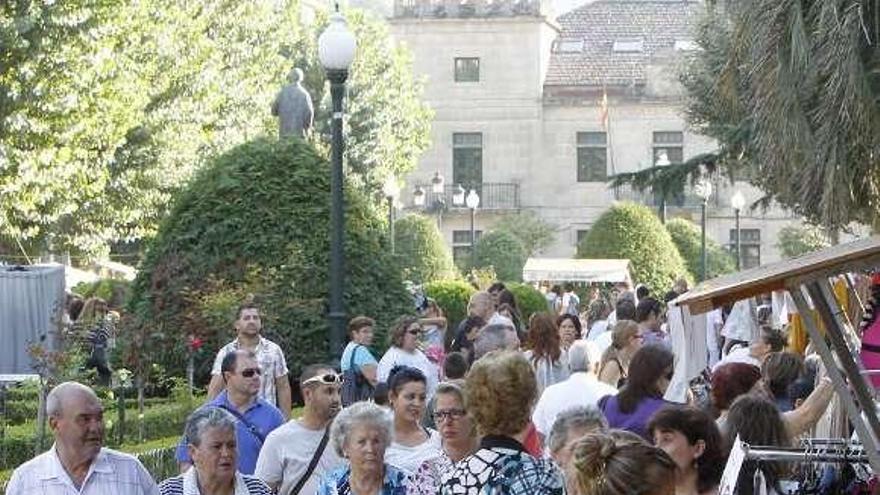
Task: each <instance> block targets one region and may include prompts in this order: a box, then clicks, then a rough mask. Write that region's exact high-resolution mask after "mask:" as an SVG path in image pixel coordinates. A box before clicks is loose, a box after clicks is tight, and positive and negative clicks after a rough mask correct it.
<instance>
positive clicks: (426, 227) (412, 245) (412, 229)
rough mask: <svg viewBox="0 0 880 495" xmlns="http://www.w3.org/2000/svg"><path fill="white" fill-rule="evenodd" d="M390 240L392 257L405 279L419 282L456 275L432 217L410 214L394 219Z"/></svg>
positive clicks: (450, 255)
mask: <svg viewBox="0 0 880 495" xmlns="http://www.w3.org/2000/svg"><path fill="white" fill-rule="evenodd" d="M394 242H395V257H396V258H397V261H398V263H399V264H400V267H401V270H402V271H403V276H404V278H406V279H407V280H411V281H413V282H415V283H419V284H421V283H425V282H431V281H434V280H444V279H452V278H456V277H457V276H458V270H457V269H456V268H455V263H454V262H453V261H452V254H451V253H450V252H449V249H447V247H446V244H445V243H444V242H443V237H442V236H441V234H440V230H439V229H438V228H437V223H436V222H435V221H434V220H433V219H430V218H428V217H426V216H424V215H416V214H413V215H407V216H405V217H403V218H401V219H399V220H397V221H396V222H394Z"/></svg>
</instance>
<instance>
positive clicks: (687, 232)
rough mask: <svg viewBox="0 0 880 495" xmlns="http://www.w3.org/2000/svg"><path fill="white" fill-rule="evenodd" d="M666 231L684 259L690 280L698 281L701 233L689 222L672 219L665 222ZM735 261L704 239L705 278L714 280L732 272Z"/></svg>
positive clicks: (701, 251) (712, 242) (717, 246)
mask: <svg viewBox="0 0 880 495" xmlns="http://www.w3.org/2000/svg"><path fill="white" fill-rule="evenodd" d="M666 230H667V231H668V232H669V235H670V236H671V237H672V242H673V243H674V244H675V247H676V249H678V252H679V254H681V257H682V258H683V259H684V262H685V264H686V265H687V269H688V272H690V277H691V280H699V279H700V273H701V267H702V256H703V246H702V239H701V236H702V233H701V232H700V228H699V227H698V226H697V225H696V224H695V223H694V222H691V221H690V220H686V219H684V218H672V219H670V220H668V221H667V222H666ZM735 268H736V260H735V259H734V258H733V256H731V254H730V253H729V252H728V251H727V250H725V249H724V248H722V247H721V246H719V245H718V243H717V242H715V241H714V240H712V239H711V238H709V237H708V236H707V238H706V278H707V279H710V278H714V277H717V276H719V275H724V274H726V273H730V272H732V271H734V269H735Z"/></svg>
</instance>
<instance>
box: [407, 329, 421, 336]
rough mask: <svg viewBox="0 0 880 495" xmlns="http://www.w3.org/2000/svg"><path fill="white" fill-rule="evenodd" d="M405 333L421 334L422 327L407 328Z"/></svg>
mask: <svg viewBox="0 0 880 495" xmlns="http://www.w3.org/2000/svg"><path fill="white" fill-rule="evenodd" d="M406 333H408V334H410V335H421V334H422V329H421V328H413V329H410V330H407V331H406Z"/></svg>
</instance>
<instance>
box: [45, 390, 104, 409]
mask: <svg viewBox="0 0 880 495" xmlns="http://www.w3.org/2000/svg"><path fill="white" fill-rule="evenodd" d="M74 393H81V394H85V395H88V396H90V397H91V398H92V399H94V400H95V402H100V400H98V396H97V395H95V391H94V390H92V389H91V388H89V387H87V386H85V385H83V384H82V383H79V382H64V383H59V384H58V385H56V386H55V388H53V389H52V390H50V391H49V394H48V395H46V414H47V415H48V416H54V417H58V416H60V415H61V409H62V406H63V404H62V403H63V402H64V399H66V398H67V397H68V396H70V395H71V394H74Z"/></svg>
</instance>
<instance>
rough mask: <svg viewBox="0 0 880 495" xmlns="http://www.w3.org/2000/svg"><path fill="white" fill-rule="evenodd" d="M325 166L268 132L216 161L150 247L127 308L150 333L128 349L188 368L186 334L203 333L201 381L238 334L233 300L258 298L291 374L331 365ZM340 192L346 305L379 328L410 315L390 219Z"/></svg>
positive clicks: (304, 148) (268, 332)
mask: <svg viewBox="0 0 880 495" xmlns="http://www.w3.org/2000/svg"><path fill="white" fill-rule="evenodd" d="M329 170H330V166H329V164H328V163H327V162H326V160H324V159H322V158H321V157H320V156H319V155H318V154H317V153H316V151H315V150H314V149H313V148H312V147H311V146H310V145H308V144H306V143H305V142H303V141H302V140H299V139H294V138H291V139H284V140H281V141H278V140H275V139H268V138H262V139H258V140H255V141H252V142H249V143H245V144H243V145H241V146H238V147H236V148H233V149H232V150H230V151H229V152H227V153H225V154H223V155H221V156H219V157H217V159H215V160H214V161H213V162H212V163H211V164H210V165H209V166H208V167H207V168H206V169H205V170H204V171H203V172H202V173H200V174H199V175H198V176H197V177H196V178H195V179H194V180H193V181H192V183H191V184H190V185H189V186H188V188H187V189H186V191H184V193H183V194H182V195H181V196H180V197H179V198H178V200H177V201H176V203H175V205H174V206H173V208H172V211H171V213H170V214H169V216H168V217H167V218H166V220H165V221H164V222H163V224H162V225H161V226H160V229H159V232H158V234H157V236H156V238H155V239H154V240H153V241H152V242H151V243H150V244H149V246H148V250H147V253H146V257H145V260H144V263H143V265H142V267H141V270H140V272H139V274H138V278H137V279H136V280H135V283H134V287H133V289H132V302H131V304H130V308H131V310H132V311H131V312H132V314H133V316H134V317H135V327H136V328H138V329H140V330H143V331H144V333H145V334H146V337H145V338H144V339H142V340H143V341H142V342H136V343H135V344H133V345H134V346H135V347H136V348H137V349H150V350H151V351H153V352H154V358H153V359H154V360H155V361H157V362H159V363H160V364H162V365H163V366H164V368H165V369H166V370H167V372H168V373H169V374H171V375H176V376H184V370H185V363H186V357H187V346H186V344H185V343H186V342H187V337H188V336H189V335H194V336H198V337H200V338H201V339H202V340H203V342H204V346H203V349H208V351H207V352H205V353H203V354H197V355H196V371H197V374H196V378H197V383H204V382H206V381H207V378H208V376H209V373H210V368H211V363H212V362H213V359H214V353H215V352H216V349H218V348H219V347H220V346H221V345H223V344H224V343H226V342H228V341H229V340H231V339H232V338H233V337H234V335H233V330H232V323H233V321H234V320H235V317H236V315H235V308H236V307H237V306H238V304H239V303H240V302H242V301H243V300H245V299H250V298H252V299H253V300H254V301H255V302H257V303H258V304H259V305H260V307H261V311H262V316H263V328H264V332H263V333H264V335H265V336H266V337H268V338H269V339H271V340H273V341H275V342H276V343H278V344H279V345H280V346H281V348H282V349H283V351H284V353H285V355H286V356H287V360H288V367H289V368H290V369H291V375H293V376H296V375H297V374H298V372H299V370H301V369H302V367H303V366H304V365H306V364H310V363H316V362H321V361H327V360H328V357H329V356H328V345H327V340H328V334H329V325H328V322H327V319H326V314H327V297H328V290H329V288H328V265H329V247H330V239H329V232H330V229H329V221H330V177H329V175H330V174H329ZM345 193H346V194H345V207H346V212H345V221H346V225H345V246H344V252H345V259H346V266H345V294H344V307H345V310H346V312H347V314H348V316H349V317H351V316H354V315H358V314H364V315H369V316H372V317H373V318H375V319H376V320H377V322H378V325H377V329H381V328H382V327H384V326H387V325H389V324H390V322H391V321H393V320H394V319H395V318H397V317H398V316H399V315H401V314H405V313H407V312H411V311H412V307H411V296H410V295H409V294H408V292H407V291H406V288H405V287H404V285H403V281H402V278H401V276H400V272H399V269H398V268H397V266H396V264H395V263H394V261H393V260H392V258H391V255H390V249H389V246H388V239H387V235H386V234H385V232H386V228H387V225H386V224H383V222H382V220H381V219H380V218H379V216H378V214H377V213H376V212H374V211H373V210H372V209H371V208H370V206H369V204H368V202H367V200H366V198H365V196H364V194H363V193H362V192H361V191H359V190H356V189H354V188H352V187H346V191H345ZM133 333H137V330H136V331H135V332H133ZM379 333H380V335H378V336H377V337H378V338H377V341H380V342H381V341H382V335H381V334H382V333H383V332H379ZM339 351H341V349H340V350H336V352H339Z"/></svg>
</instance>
